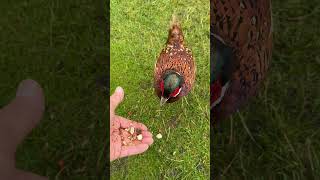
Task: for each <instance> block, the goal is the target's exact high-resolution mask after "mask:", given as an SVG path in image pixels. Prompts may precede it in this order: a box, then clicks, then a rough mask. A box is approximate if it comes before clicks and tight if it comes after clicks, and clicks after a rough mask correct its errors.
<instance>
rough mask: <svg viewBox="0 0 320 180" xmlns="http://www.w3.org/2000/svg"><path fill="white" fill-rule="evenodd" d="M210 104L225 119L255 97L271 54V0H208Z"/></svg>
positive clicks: (214, 114)
mask: <svg viewBox="0 0 320 180" xmlns="http://www.w3.org/2000/svg"><path fill="white" fill-rule="evenodd" d="M210 4H211V8H210V11H211V13H210V16H211V17H210V24H211V26H210V44H211V47H210V50H211V58H210V63H211V67H210V74H211V76H210V97H211V98H210V104H211V118H213V121H217V120H220V119H225V118H227V117H228V116H230V115H231V114H232V113H234V112H236V111H237V110H239V109H240V108H241V107H242V106H244V105H245V104H247V102H248V100H249V98H250V97H252V96H255V95H256V93H257V90H258V88H259V86H260V85H261V82H262V81H263V79H264V78H265V76H266V73H267V70H268V66H269V62H270V59H271V54H272V18H271V2H270V0H255V1H252V0H224V1H220V0H211V3H210Z"/></svg>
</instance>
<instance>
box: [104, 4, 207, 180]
mask: <svg viewBox="0 0 320 180" xmlns="http://www.w3.org/2000/svg"><path fill="white" fill-rule="evenodd" d="M209 8H210V7H209V1H191V0H188V1H183V2H182V1H166V0H163V1H142V0H132V1H124V0H122V1H116V0H112V1H111V11H110V14H111V18H110V21H111V34H110V44H111V49H110V58H111V62H110V87H111V91H113V90H114V89H115V88H116V87H117V86H122V87H123V88H124V90H125V94H126V98H125V100H124V102H123V103H122V104H121V106H120V107H119V108H118V110H117V113H118V114H119V115H121V116H124V117H127V118H130V119H132V120H136V121H139V122H142V123H144V124H146V125H147V126H148V127H149V129H150V130H151V131H152V132H153V134H154V136H155V135H156V134H157V133H161V134H162V135H163V138H162V139H161V140H158V139H156V138H155V142H154V144H153V145H152V146H151V147H150V148H149V150H148V151H147V152H145V153H144V154H142V155H138V156H132V157H128V158H124V159H120V160H117V161H115V162H112V164H111V179H208V178H209V172H210V167H209V166H210V165H209V164H210V158H209V154H210V153H209V144H210V143H209V138H210V136H209V132H210V130H209V129H210V126H209V124H210V122H209ZM174 12H175V13H176V14H177V15H178V17H179V19H180V21H181V23H182V27H183V31H184V34H185V40H186V43H187V45H188V47H189V48H190V49H192V51H193V53H194V57H195V58H196V63H197V77H196V83H195V86H194V89H193V91H192V92H191V93H190V94H189V95H188V96H187V97H186V98H184V99H182V100H180V101H179V102H176V103H174V104H168V105H166V106H164V107H161V108H160V106H159V104H160V100H159V99H158V97H156V96H155V94H154V89H153V71H154V64H155V62H156V59H157V56H158V55H159V53H160V51H161V49H162V48H163V47H164V45H165V42H166V40H167V35H168V34H167V33H168V27H169V23H170V20H171V16H172V14H173V13H174Z"/></svg>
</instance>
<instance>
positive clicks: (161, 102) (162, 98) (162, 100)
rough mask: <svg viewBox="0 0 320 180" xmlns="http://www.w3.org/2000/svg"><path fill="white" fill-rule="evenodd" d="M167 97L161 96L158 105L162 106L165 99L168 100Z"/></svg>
mask: <svg viewBox="0 0 320 180" xmlns="http://www.w3.org/2000/svg"><path fill="white" fill-rule="evenodd" d="M168 99H169V98H164V97H162V96H161V100H160V106H163V105H164V104H165V103H166V102H167V101H168Z"/></svg>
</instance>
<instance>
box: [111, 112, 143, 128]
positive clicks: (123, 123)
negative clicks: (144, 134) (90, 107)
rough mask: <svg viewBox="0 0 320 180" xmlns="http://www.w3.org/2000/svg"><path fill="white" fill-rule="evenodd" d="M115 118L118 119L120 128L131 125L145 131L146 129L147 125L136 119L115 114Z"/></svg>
mask: <svg viewBox="0 0 320 180" xmlns="http://www.w3.org/2000/svg"><path fill="white" fill-rule="evenodd" d="M116 118H117V119H118V120H119V122H120V127H121V128H128V127H131V126H133V127H134V128H136V129H140V130H142V131H147V130H148V128H147V126H145V125H144V124H142V123H138V122H136V121H132V120H129V119H126V118H124V117H121V116H117V115H116Z"/></svg>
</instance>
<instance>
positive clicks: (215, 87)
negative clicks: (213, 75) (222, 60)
mask: <svg viewBox="0 0 320 180" xmlns="http://www.w3.org/2000/svg"><path fill="white" fill-rule="evenodd" d="M221 90H222V86H221V83H220V80H219V79H218V80H217V81H216V82H214V83H213V84H211V86H210V96H211V98H210V104H212V103H214V102H215V101H216V100H217V99H218V98H219V97H220V95H221Z"/></svg>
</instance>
